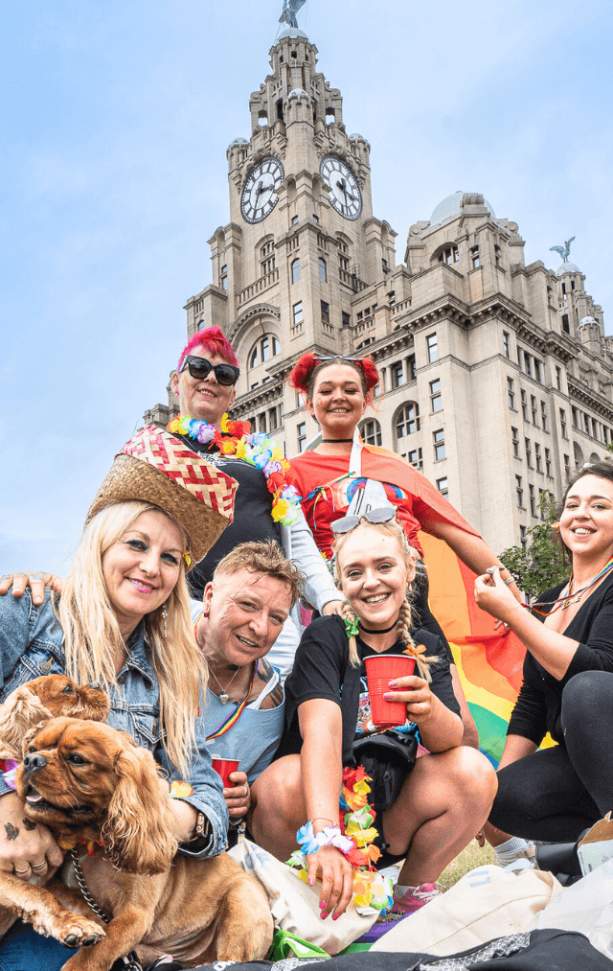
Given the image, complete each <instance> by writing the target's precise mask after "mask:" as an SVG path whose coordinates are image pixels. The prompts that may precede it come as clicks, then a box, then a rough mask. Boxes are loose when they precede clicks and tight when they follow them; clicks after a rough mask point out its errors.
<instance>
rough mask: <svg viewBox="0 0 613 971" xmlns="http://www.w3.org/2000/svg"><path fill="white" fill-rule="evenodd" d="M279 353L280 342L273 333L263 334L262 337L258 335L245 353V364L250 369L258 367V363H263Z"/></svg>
mask: <svg viewBox="0 0 613 971" xmlns="http://www.w3.org/2000/svg"><path fill="white" fill-rule="evenodd" d="M280 353H281V344H280V343H279V340H278V338H277V337H275V335H274V334H264V335H263V337H258V339H257V341H256V342H255V344H254V345H253V346H252V348H251V350H250V351H249V354H248V355H247V366H248V368H249V370H250V371H252V370H253V368H256V367H259V365H260V364H265V363H266V361H270V360H271V358H273V357H276V356H277V354H280Z"/></svg>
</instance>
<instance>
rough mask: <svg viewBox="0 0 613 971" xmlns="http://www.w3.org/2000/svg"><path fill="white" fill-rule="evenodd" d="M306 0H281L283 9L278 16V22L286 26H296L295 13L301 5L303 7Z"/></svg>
mask: <svg viewBox="0 0 613 971" xmlns="http://www.w3.org/2000/svg"><path fill="white" fill-rule="evenodd" d="M305 3H306V0H283V10H282V11H281V16H280V17H279V23H280V24H287V25H288V27H295V28H298V20H297V18H296V14H297V13H298V11H299V10H300V8H301V7H304V5H305Z"/></svg>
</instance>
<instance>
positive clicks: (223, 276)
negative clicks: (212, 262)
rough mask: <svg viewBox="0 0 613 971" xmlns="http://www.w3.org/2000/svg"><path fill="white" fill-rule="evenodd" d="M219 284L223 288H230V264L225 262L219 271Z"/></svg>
mask: <svg viewBox="0 0 613 971" xmlns="http://www.w3.org/2000/svg"><path fill="white" fill-rule="evenodd" d="M219 286H220V287H221V289H222V290H227V289H228V264H227V263H224V265H223V266H222V268H221V270H220V271H219Z"/></svg>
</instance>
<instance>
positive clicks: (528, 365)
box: [524, 351, 532, 378]
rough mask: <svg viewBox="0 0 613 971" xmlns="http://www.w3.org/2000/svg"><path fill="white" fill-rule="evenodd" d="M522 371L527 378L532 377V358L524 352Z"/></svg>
mask: <svg viewBox="0 0 613 971" xmlns="http://www.w3.org/2000/svg"><path fill="white" fill-rule="evenodd" d="M524 371H525V372H526V374H527V375H528V377H529V378H531V377H532V357H531V355H530V354H526V352H525V351H524Z"/></svg>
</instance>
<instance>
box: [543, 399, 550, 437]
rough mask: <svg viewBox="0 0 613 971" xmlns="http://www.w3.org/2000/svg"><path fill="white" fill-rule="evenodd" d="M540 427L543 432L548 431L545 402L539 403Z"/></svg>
mask: <svg viewBox="0 0 613 971" xmlns="http://www.w3.org/2000/svg"><path fill="white" fill-rule="evenodd" d="M541 425H542V426H543V431H544V432H548V431H549V416H548V414H547V402H546V401H541Z"/></svg>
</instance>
